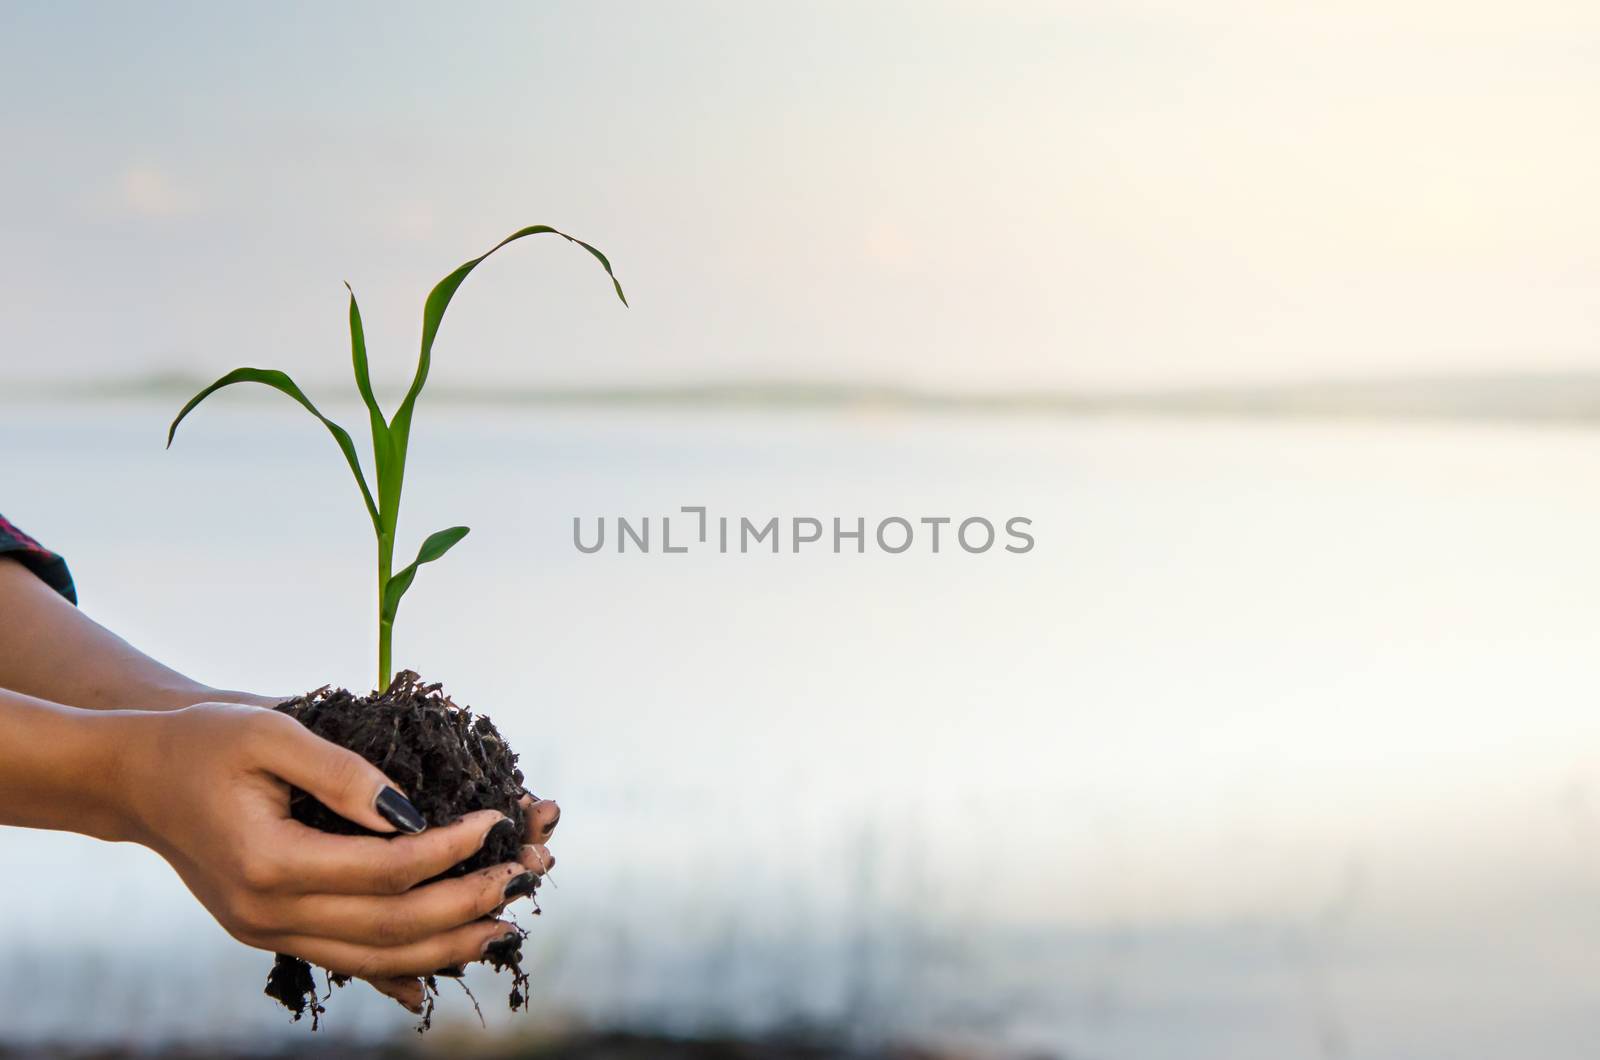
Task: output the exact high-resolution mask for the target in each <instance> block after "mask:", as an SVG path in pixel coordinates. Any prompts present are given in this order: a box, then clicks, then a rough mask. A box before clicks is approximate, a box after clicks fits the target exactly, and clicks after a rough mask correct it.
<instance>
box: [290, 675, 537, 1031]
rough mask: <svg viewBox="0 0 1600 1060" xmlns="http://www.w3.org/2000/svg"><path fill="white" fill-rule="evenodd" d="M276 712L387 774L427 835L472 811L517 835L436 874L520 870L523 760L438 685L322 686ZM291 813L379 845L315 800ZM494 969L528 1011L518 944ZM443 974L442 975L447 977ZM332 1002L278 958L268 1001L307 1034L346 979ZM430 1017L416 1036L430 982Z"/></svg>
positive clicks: (299, 969)
mask: <svg viewBox="0 0 1600 1060" xmlns="http://www.w3.org/2000/svg"><path fill="white" fill-rule="evenodd" d="M277 709H279V710H281V711H283V712H284V713H285V714H288V715H289V716H290V717H292V718H294V719H296V720H297V721H299V722H300V723H301V724H302V725H304V726H305V727H306V728H308V729H310V730H311V731H312V732H314V733H316V734H317V735H318V736H321V737H322V738H323V739H326V740H330V741H332V742H333V743H336V744H339V745H340V746H342V747H348V748H349V749H350V750H352V751H355V752H356V753H357V754H359V755H361V756H362V757H363V758H365V759H366V760H367V761H369V762H371V763H372V764H373V765H375V766H377V767H378V768H379V769H381V770H383V772H384V774H385V775H386V776H388V777H389V779H391V780H393V781H394V782H395V784H396V785H398V786H399V788H400V789H401V790H402V791H403V792H405V794H406V795H407V797H409V798H410V800H411V803H412V805H414V806H416V808H417V809H418V810H419V811H421V813H422V815H423V817H425V818H427V821H428V826H429V827H430V828H431V827H435V826H438V825H446V824H449V823H451V822H452V821H454V820H456V819H457V818H459V817H461V816H462V815H463V814H467V813H471V812H473V811H474V810H499V811H500V812H501V813H503V814H505V815H506V816H507V817H509V818H510V819H511V821H512V823H513V824H514V825H515V828H508V827H506V826H505V824H504V823H503V822H502V823H501V824H500V825H498V826H496V827H495V828H494V829H492V830H491V831H490V832H489V838H488V840H487V841H486V842H485V843H484V845H483V848H482V849H481V850H479V851H478V852H477V853H476V854H474V855H473V856H472V857H470V858H468V859H467V860H466V861H463V862H461V863H460V864H458V865H455V866H453V867H452V868H450V869H449V870H448V871H446V872H444V873H442V874H440V876H439V877H438V878H440V879H443V878H446V877H451V876H462V875H465V874H466V873H469V872H473V871H476V870H477V869H482V868H488V867H489V866H490V865H498V864H502V863H504V862H507V861H515V860H516V859H517V856H518V854H519V853H521V847H522V836H523V833H524V831H525V826H526V823H527V821H526V815H525V814H524V813H523V810H522V804H521V799H522V797H523V796H524V795H525V794H527V791H526V789H525V788H524V787H523V786H522V785H523V777H522V771H521V770H520V769H518V768H517V755H516V752H514V751H512V750H511V748H509V747H507V746H506V743H505V741H504V740H503V739H501V737H500V732H499V730H498V729H496V728H495V727H494V723H493V722H491V721H490V720H489V719H488V718H487V717H486V716H484V715H481V714H479V715H474V714H473V713H472V711H471V710H470V709H468V708H466V707H458V706H457V705H456V704H455V703H453V702H451V701H450V697H449V696H447V695H445V694H444V693H443V692H442V691H440V686H439V685H436V684H432V685H430V684H423V683H422V679H421V678H419V677H418V676H417V675H416V674H414V673H412V672H411V671H410V670H406V671H403V672H401V673H399V674H397V675H395V679H394V680H393V681H392V682H391V683H390V684H389V688H388V689H387V690H386V691H385V692H384V693H383V694H382V695H380V696H356V695H353V694H352V693H350V692H347V691H346V690H344V689H342V688H335V689H330V688H328V687H326V686H324V687H322V688H319V689H317V690H316V691H315V692H309V693H307V694H306V695H303V696H301V697H299V698H298V699H292V700H290V701H289V702H287V703H283V704H280V705H279V706H278V708H277ZM289 812H290V813H291V814H292V815H293V816H294V819H295V820H297V821H302V822H304V823H305V824H308V825H310V826H312V827H313V828H320V829H321V830H322V831H324V832H333V833H336V834H339V835H376V834H378V833H375V832H370V831H368V830H367V829H365V828H362V827H361V826H360V825H357V824H352V823H351V822H350V821H347V820H345V819H344V818H343V817H340V816H339V815H338V814H336V813H334V812H333V811H332V810H329V809H328V808H327V807H326V806H324V805H322V803H320V802H318V801H317V800H316V799H314V798H312V797H311V796H310V795H308V794H306V793H305V792H303V791H301V790H299V789H298V788H296V789H294V791H293V793H292V794H291V795H290V798H289ZM488 959H489V963H490V964H492V965H493V966H494V968H495V970H497V971H505V970H508V969H509V970H510V972H511V975H512V984H511V994H510V997H509V1002H510V1005H511V1008H512V1009H513V1010H515V1009H518V1008H520V1007H522V1005H523V1004H524V1002H525V1001H526V991H527V986H528V977H527V976H526V975H524V974H523V973H522V964H521V959H522V947H521V941H520V940H517V941H516V942H515V943H510V944H507V945H504V946H500V947H497V948H495V949H493V950H491V952H490V955H489V958H488ZM445 971H446V970H445V969H440V972H441V973H443V972H445ZM328 981H329V983H330V989H329V991H328V994H326V995H322V996H319V991H318V984H317V981H316V979H315V978H314V977H313V976H312V974H311V966H310V965H309V964H307V963H306V962H305V961H303V960H301V959H300V958H299V957H292V956H290V955H289V954H286V953H280V954H278V956H277V961H276V963H275V964H274V965H273V967H272V971H271V973H270V974H269V975H268V976H267V989H266V993H267V996H268V997H270V998H273V999H274V1000H276V1001H279V1002H281V1003H282V1004H283V1005H284V1006H285V1007H286V1008H288V1009H289V1010H290V1011H291V1012H293V1013H294V1018H295V1019H297V1020H298V1019H299V1018H300V1017H301V1016H303V1015H305V1014H306V1013H307V1012H308V1011H309V1012H310V1013H311V1026H312V1029H315V1028H316V1026H317V1018H318V1017H319V1016H320V1015H321V1014H322V1012H323V1005H322V1002H323V1001H325V1000H326V999H327V996H329V995H331V994H332V990H331V986H343V985H344V983H345V982H346V977H344V976H331V977H330V978H329V980H328ZM424 982H425V983H426V985H427V988H428V1002H427V1010H426V1012H425V1013H424V1015H423V1023H422V1026H421V1027H420V1028H418V1029H419V1030H423V1029H426V1028H427V1026H428V1025H429V1023H430V1022H431V1020H430V1018H429V1017H430V1016H431V1015H432V1012H433V997H434V996H435V995H436V994H437V993H438V986H437V983H436V982H435V981H434V978H433V976H429V977H427V979H426V980H425V981H424Z"/></svg>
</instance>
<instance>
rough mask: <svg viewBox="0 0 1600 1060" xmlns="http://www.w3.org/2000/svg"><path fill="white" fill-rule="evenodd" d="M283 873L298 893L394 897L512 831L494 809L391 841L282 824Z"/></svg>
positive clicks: (509, 823) (504, 819)
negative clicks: (288, 834) (498, 833)
mask: <svg viewBox="0 0 1600 1060" xmlns="http://www.w3.org/2000/svg"><path fill="white" fill-rule="evenodd" d="M284 827H285V828H286V829H287V830H291V831H292V833H293V838H292V842H289V843H285V844H284V847H285V848H286V849H285V854H284V857H285V858H286V860H287V862H288V864H287V866H286V867H287V869H288V872H287V873H286V875H287V876H288V878H289V879H290V880H291V881H292V887H293V889H294V890H296V891H297V892H298V893H300V894H363V895H385V894H388V895H393V894H401V893H403V892H405V891H408V890H410V889H411V888H412V887H415V886H416V885H417V884H419V883H421V882H422V881H423V880H428V879H432V878H433V877H435V876H437V875H439V874H440V873H441V872H444V871H445V870H446V869H448V868H450V867H451V866H452V865H455V864H457V863H458V862H462V861H465V860H466V859H467V858H470V857H471V856H472V855H474V854H476V853H477V852H478V851H479V850H481V849H483V845H484V843H485V842H486V841H487V840H488V837H489V833H490V832H491V831H492V830H493V829H495V828H497V827H498V828H515V827H516V826H515V825H513V824H512V823H511V821H510V819H509V818H507V817H506V816H505V815H504V814H502V813H500V812H499V811H497V810H478V811H477V812H475V813H469V814H467V815H466V816H465V817H462V818H461V820H459V821H457V822H456V823H454V824H449V825H445V826H444V827H442V828H430V829H428V830H427V831H426V832H423V833H422V834H421V835H402V836H397V837H395V838H394V839H379V838H378V837H376V836H348V835H332V834H330V833H328V832H320V831H318V830H317V829H315V828H307V827H306V826H304V825H301V824H299V823H298V822H293V821H288V822H284Z"/></svg>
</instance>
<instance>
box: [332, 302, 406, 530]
mask: <svg viewBox="0 0 1600 1060" xmlns="http://www.w3.org/2000/svg"><path fill="white" fill-rule="evenodd" d="M344 287H345V290H347V291H349V292H350V362H351V365H352V367H353V368H354V369H355V375H356V389H357V390H359V391H360V392H361V401H362V403H363V404H365V405H366V406H367V418H368V419H369V420H370V421H371V427H372V460H373V464H374V465H375V468H374V471H373V476H374V477H375V478H376V479H377V481H378V500H379V501H380V502H382V501H383V500H384V499H385V498H386V497H388V496H389V494H390V492H391V483H390V479H391V476H390V474H389V465H390V463H391V461H392V460H393V457H394V443H393V442H392V441H391V440H390V438H389V423H388V421H387V420H386V419H385V418H384V415H383V409H382V407H380V406H379V405H378V399H377V397H376V396H375V395H374V394H373V393H372V375H371V373H370V371H369V370H368V368H367V336H366V330H365V329H364V328H363V327H362V326H361V308H360V307H359V306H357V305H356V292H355V288H353V287H351V286H350V285H349V284H348V283H346V284H345V285H344ZM382 507H383V505H382V504H381V503H380V505H379V508H380V509H381V508H382Z"/></svg>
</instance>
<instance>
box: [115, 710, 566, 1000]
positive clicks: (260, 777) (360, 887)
mask: <svg viewBox="0 0 1600 1060" xmlns="http://www.w3.org/2000/svg"><path fill="white" fill-rule="evenodd" d="M118 768H119V773H120V775H119V776H118V777H117V778H116V781H117V785H118V787H119V790H120V791H121V792H122V794H123V797H124V799H125V801H126V806H125V810H126V817H127V821H126V824H127V828H126V832H127V835H126V838H129V839H132V840H134V841H137V842H140V843H143V844H144V845H146V846H148V847H150V848H151V849H153V850H155V851H156V852H157V853H158V854H160V855H161V856H162V857H163V858H165V859H166V860H167V861H168V862H169V863H170V864H171V865H172V867H173V868H174V869H175V870H176V871H177V872H178V875H179V876H180V877H182V879H183V881H184V883H185V884H186V885H187V886H188V888H189V890H190V891H192V892H193V893H194V895H195V897H196V898H198V899H199V900H200V902H201V904H202V905H204V906H205V907H206V909H207V910H208V911H209V912H210V913H211V915H212V916H213V917H215V918H216V920H217V922H218V923H219V924H221V925H222V927H223V928H224V929H225V930H227V932H228V933H229V934H230V935H232V936H233V937H234V938H236V939H238V940H239V941H240V942H243V943H245V944H246V945H249V946H255V947H258V948H260V949H263V950H269V951H272V952H277V953H288V954H293V955H294V956H296V957H301V958H303V959H305V960H307V961H309V962H311V963H313V964H316V965H320V966H322V967H324V968H327V969H329V970H330V971H332V972H334V973H336V974H340V975H347V976H354V977H358V978H362V979H366V980H368V981H369V982H371V983H372V984H373V986H375V987H377V988H378V989H379V990H380V991H382V992H383V993H385V994H388V995H389V996H391V997H393V998H395V999H396V1000H397V1001H399V1002H400V1003H401V1004H403V1005H405V1006H406V1007H408V1008H411V1009H413V1010H415V1009H418V1008H419V1007H420V1006H421V1004H422V1001H423V991H422V985H421V983H420V982H419V980H418V977H419V976H426V975H429V974H432V973H434V972H436V971H440V970H445V969H454V968H459V967H460V966H462V965H465V964H467V963H468V962H471V961H476V960H480V959H482V958H483V956H484V950H485V948H486V947H487V946H489V945H490V944H491V943H494V942H496V941H498V940H500V939H503V938H505V937H506V936H507V935H509V934H512V933H513V932H514V931H515V927H514V925H512V924H511V923H509V922H507V921H504V920H499V919H496V916H497V915H498V913H499V912H500V911H501V910H502V908H503V907H504V906H505V905H506V904H507V903H508V902H510V901H513V900H515V899H517V898H519V897H523V896H525V895H529V894H532V893H533V883H534V880H535V878H536V877H537V876H539V875H542V874H543V873H544V872H546V871H548V869H549V868H550V866H552V865H553V864H554V859H553V858H551V857H550V854H549V851H548V849H547V848H546V847H545V845H544V843H545V841H546V840H547V839H548V838H549V836H550V833H551V831H552V830H553V829H554V827H555V821H556V819H558V818H559V816H560V809H559V808H558V807H556V805H555V804H554V803H552V802H548V801H538V802H535V801H533V800H529V801H528V802H527V803H525V806H524V808H525V809H526V810H527V811H528V813H527V819H528V834H527V835H526V836H525V837H524V839H525V842H526V845H524V846H523V848H522V852H521V858H520V860H519V861H514V862H508V863H506V864H502V865H495V866H492V867H490V868H487V869H483V870H480V871H478V872H473V873H469V874H467V875H465V876H461V877H456V878H452V879H446V880H440V881H437V882H434V883H430V884H427V885H426V886H421V887H419V886H417V885H418V884H419V883H421V882H422V881H424V880H428V879H431V878H432V877H434V876H437V875H438V874H439V873H441V872H443V871H445V870H446V869H448V868H449V867H450V866H452V865H454V864H456V863H457V862H460V861H462V860H464V859H465V858H468V857H470V856H472V855H473V854H474V853H476V852H477V851H478V850H479V849H480V848H481V847H482V846H483V844H484V841H485V839H486V838H487V836H488V834H489V831H490V830H491V829H492V828H495V827H497V826H498V827H504V828H509V827H512V825H511V823H510V821H509V820H508V819H507V818H506V817H505V816H504V815H503V814H500V813H498V812H495V811H493V810H483V811H479V812H477V813H470V814H467V815H466V816H464V817H462V818H461V819H460V820H458V821H456V822H454V823H453V824H450V825H447V826H444V827H437V828H426V827H425V825H424V822H423V820H422V817H421V815H420V814H419V813H417V811H416V809H415V808H414V807H412V806H411V804H410V802H409V801H408V800H407V799H406V798H405V795H404V793H403V792H400V791H399V790H398V789H397V788H396V787H395V785H394V784H393V783H392V782H391V781H390V780H389V778H388V777H386V776H384V774H383V773H382V772H381V771H379V770H378V769H377V768H375V767H374V766H372V765H371V764H370V763H368V762H367V761H366V760H365V759H363V758H362V757H361V756H360V755H358V754H355V753H354V752H352V751H348V750H346V749H344V748H342V747H339V746H336V745H335V744H332V743H329V742H328V741H326V740H323V739H321V738H320V737H318V736H316V735H314V734H312V733H311V732H310V731H309V730H307V729H306V728H305V727H304V726H302V725H301V724H300V723H299V722H297V721H295V720H294V719H293V718H291V717H289V716H288V715H285V714H281V713H278V712H277V711H273V710H267V709H263V708H261V707H255V706H245V705H240V704H236V703H201V704H198V705H195V706H191V707H186V708H184V709H182V710H176V711H168V712H164V713H151V714H145V715H140V716H138V717H137V718H136V719H132V720H131V724H130V727H129V735H128V741H127V744H126V746H125V748H124V751H123V754H122V755H121V756H120V760H119V767H118ZM291 785H293V786H294V787H297V788H301V789H302V790H304V791H307V792H309V793H310V794H311V795H313V796H314V797H316V798H317V799H318V800H319V801H320V802H322V803H323V804H324V805H325V806H327V807H328V808H329V809H331V810H333V811H334V812H336V813H338V814H339V815H340V816H342V817H344V818H346V819H348V820H350V821H352V822H354V823H355V824H358V825H361V826H362V827H364V828H367V829H370V830H371V831H374V832H379V833H395V832H400V833H404V834H401V835H398V836H396V837H395V838H379V837H376V836H338V835H331V834H329V833H326V832H322V831H318V830H316V829H313V828H309V827H307V826H305V825H303V824H301V823H299V822H298V821H295V820H294V819H293V818H292V817H290V816H289V788H290V786H291Z"/></svg>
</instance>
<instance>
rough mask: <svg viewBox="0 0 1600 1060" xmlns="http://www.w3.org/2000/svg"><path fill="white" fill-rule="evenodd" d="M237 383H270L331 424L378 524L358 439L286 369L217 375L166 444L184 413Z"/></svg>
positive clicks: (191, 404)
mask: <svg viewBox="0 0 1600 1060" xmlns="http://www.w3.org/2000/svg"><path fill="white" fill-rule="evenodd" d="M234 383H261V384H263V385H265V386H270V387H272V388H273V389H274V390H277V391H279V392H281V393H284V394H287V395H289V396H290V397H292V398H294V399H295V400H296V401H298V402H299V403H300V404H301V405H302V406H303V407H304V408H305V410H306V411H307V412H309V413H311V415H313V416H315V417H316V418H317V419H319V420H321V421H322V425H323V426H324V427H326V428H328V432H329V433H330V434H332V435H333V440H334V441H335V442H338V443H339V449H340V450H341V451H342V452H343V453H344V458H345V461H346V462H347V463H348V464H349V465H350V473H351V474H352V475H354V476H355V477H356V485H358V486H360V487H361V499H362V500H363V501H365V502H366V505H367V514H368V515H370V516H371V517H372V525H373V527H374V528H376V527H377V526H378V507H377V505H376V504H374V503H373V502H372V491H371V490H369V489H368V488H367V480H366V477H365V476H364V475H362V474H361V460H360V458H359V457H358V456H356V445H355V443H354V442H353V441H351V440H350V435H349V433H348V432H347V431H346V430H345V429H344V428H343V427H341V426H339V425H338V424H337V423H334V422H333V421H332V420H330V419H328V417H326V416H324V415H323V414H322V413H321V412H318V411H317V407H316V406H315V405H313V404H312V403H311V399H310V398H308V397H306V395H305V393H304V391H302V390H301V389H300V388H299V387H298V386H296V385H295V381H294V380H293V379H290V378H289V376H288V375H287V374H285V373H284V372H279V371H275V370H273V369H270V368H235V369H234V370H233V371H231V372H229V373H228V374H227V375H225V376H223V377H222V378H221V379H218V380H217V381H216V382H215V383H212V384H211V385H210V386H208V387H206V388H205V389H204V390H202V391H200V393H198V394H196V395H195V396H194V397H192V398H190V399H189V403H188V404H187V405H185V406H183V411H181V412H179V413H178V416H177V418H176V419H174V420H173V421H172V426H171V427H169V428H167V448H168V449H170V448H172V439H173V437H174V436H175V435H177V433H178V424H180V423H182V422H183V418H184V417H185V416H187V415H189V413H190V412H193V411H194V407H195V406H196V405H198V404H200V402H202V401H204V400H205V399H206V398H208V397H210V396H211V395H212V394H213V393H215V392H216V391H218V390H221V389H222V388H223V387H225V386H232V385H233V384H234Z"/></svg>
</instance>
